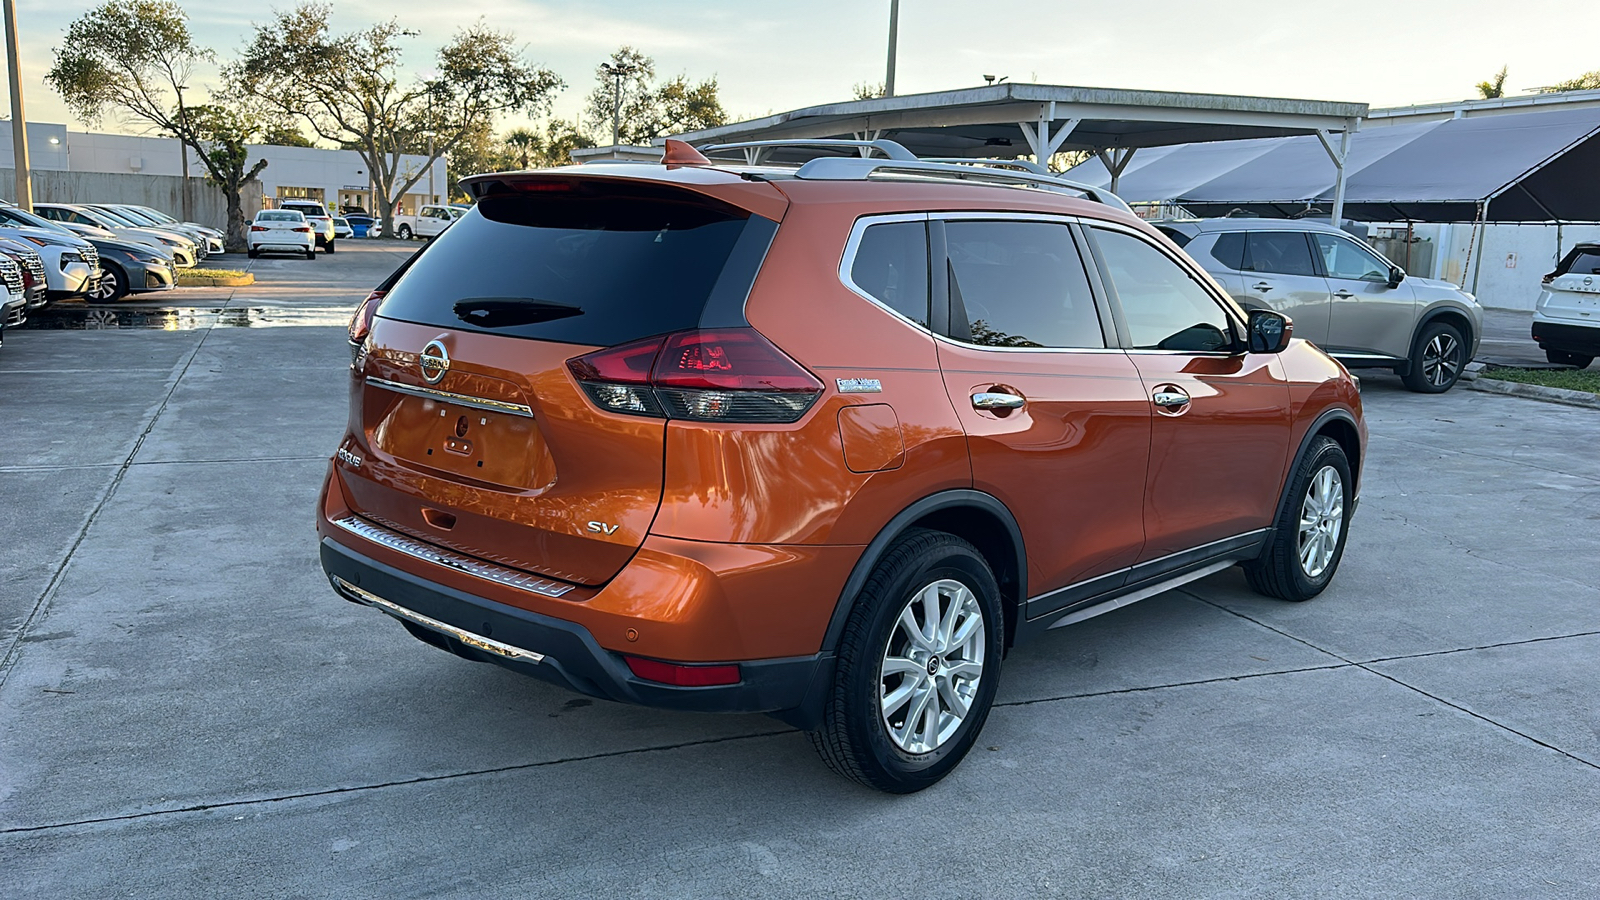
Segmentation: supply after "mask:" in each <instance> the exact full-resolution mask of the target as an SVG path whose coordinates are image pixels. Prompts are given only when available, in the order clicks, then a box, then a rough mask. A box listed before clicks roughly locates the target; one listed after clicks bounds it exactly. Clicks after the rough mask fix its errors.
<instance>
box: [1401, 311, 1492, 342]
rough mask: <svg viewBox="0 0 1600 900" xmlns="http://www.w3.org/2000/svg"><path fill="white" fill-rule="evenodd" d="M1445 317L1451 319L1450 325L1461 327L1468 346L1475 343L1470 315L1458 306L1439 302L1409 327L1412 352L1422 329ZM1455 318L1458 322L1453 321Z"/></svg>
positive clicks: (1475, 338)
mask: <svg viewBox="0 0 1600 900" xmlns="http://www.w3.org/2000/svg"><path fill="white" fill-rule="evenodd" d="M1446 317H1448V318H1450V319H1451V321H1450V322H1449V324H1450V325H1453V326H1455V327H1457V328H1461V329H1462V334H1461V337H1462V338H1463V339H1465V340H1466V342H1467V346H1468V347H1472V346H1475V345H1476V341H1477V335H1476V334H1475V333H1474V332H1473V330H1472V316H1471V315H1470V314H1469V313H1467V312H1466V311H1465V310H1463V309H1462V308H1461V307H1459V306H1450V305H1449V304H1441V305H1439V306H1435V307H1434V308H1432V309H1430V310H1428V311H1426V312H1424V313H1423V314H1422V318H1420V319H1418V320H1417V327H1415V328H1413V329H1411V347H1412V350H1413V352H1414V351H1415V349H1416V346H1417V340H1418V339H1419V338H1421V337H1422V330H1423V329H1424V328H1427V327H1428V326H1429V325H1431V324H1433V323H1434V322H1437V321H1439V320H1440V319H1443V318H1446ZM1456 319H1459V320H1460V322H1457V321H1455V320H1456ZM1463 326H1464V327H1463Z"/></svg>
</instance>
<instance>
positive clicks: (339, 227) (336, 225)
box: [333, 216, 356, 238]
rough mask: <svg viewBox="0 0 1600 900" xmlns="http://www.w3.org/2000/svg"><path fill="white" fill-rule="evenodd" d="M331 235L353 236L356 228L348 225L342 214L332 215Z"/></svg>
mask: <svg viewBox="0 0 1600 900" xmlns="http://www.w3.org/2000/svg"><path fill="white" fill-rule="evenodd" d="M333 236H334V237H336V238H347V237H355V236H356V230H355V229H354V228H351V227H350V223H349V222H347V221H345V219H344V217H343V216H334V217H333Z"/></svg>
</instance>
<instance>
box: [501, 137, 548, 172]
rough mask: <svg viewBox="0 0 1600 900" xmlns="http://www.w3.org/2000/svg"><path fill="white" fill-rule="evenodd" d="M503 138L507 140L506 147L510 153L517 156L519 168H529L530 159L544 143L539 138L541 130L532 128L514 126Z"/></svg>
mask: <svg viewBox="0 0 1600 900" xmlns="http://www.w3.org/2000/svg"><path fill="white" fill-rule="evenodd" d="M501 140H502V141H504V142H505V145H506V148H507V149H508V150H509V151H510V153H511V154H512V155H513V156H515V158H516V160H517V168H519V169H526V168H528V160H530V159H532V158H533V156H534V154H536V153H538V152H539V149H540V147H541V146H542V145H543V143H544V141H542V140H540V138H539V132H537V131H534V130H532V129H531V128H513V129H511V130H510V131H508V132H506V136H505V137H503V138H501Z"/></svg>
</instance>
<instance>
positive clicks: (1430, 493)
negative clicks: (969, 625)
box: [0, 242, 1600, 898]
mask: <svg viewBox="0 0 1600 900" xmlns="http://www.w3.org/2000/svg"><path fill="white" fill-rule="evenodd" d="M351 243H356V242H351ZM388 252H389V251H388V250H386V249H384V248H380V247H374V248H367V249H359V248H357V247H352V248H350V250H347V249H346V247H345V245H344V244H341V247H340V252H339V253H338V254H337V255H336V256H335V257H334V258H331V259H328V258H324V259H321V260H318V261H317V262H316V263H311V264H304V263H302V264H301V265H302V266H305V265H312V266H317V267H320V268H319V269H317V271H318V272H319V273H320V274H319V276H318V277H319V278H322V279H326V280H329V281H331V282H332V287H331V288H327V289H325V288H321V287H316V286H315V284H314V283H312V282H306V283H305V285H303V286H301V287H295V288H285V287H283V286H282V283H279V282H277V281H275V280H274V278H273V277H272V276H270V275H269V276H267V277H263V279H262V280H263V284H262V285H261V286H260V287H259V290H260V291H261V294H260V295H259V297H258V296H254V295H253V294H252V291H251V289H249V288H245V289H239V290H238V291H237V292H236V293H234V294H232V295H230V296H229V297H228V298H226V300H225V301H224V302H225V303H227V304H232V305H235V306H237V307H238V308H261V307H265V306H271V305H278V306H282V307H285V308H293V307H296V306H299V307H307V308H315V307H327V308H330V309H333V308H348V307H349V306H353V304H354V302H355V301H356V300H357V299H359V297H360V296H361V295H363V294H364V293H365V290H366V289H367V288H369V287H370V286H371V285H372V284H374V283H376V280H377V279H376V278H374V277H372V276H373V275H374V274H375V273H377V272H378V271H379V270H381V269H382V268H383V266H385V265H393V264H395V263H396V262H397V261H398V260H397V259H396V260H393V261H390V260H385V259H380V258H379V257H378V256H376V255H374V256H371V257H368V256H365V255H364V254H367V253H371V254H379V253H388ZM284 262H285V263H286V264H287V263H289V262H291V261H287V260H286V261H284ZM259 274H261V273H259V272H258V275H259ZM299 274H300V273H299V272H298V270H288V274H287V275H285V282H284V283H287V281H288V279H289V278H290V277H291V276H298V275H299ZM380 277H381V276H380ZM269 300H270V301H271V302H268V301H269ZM191 327H192V329H193V330H187V331H172V332H160V331H153V330H102V331H19V332H12V333H8V335H7V341H6V346H5V349H4V351H3V352H0V421H4V422H5V423H6V426H5V427H4V428H0V547H4V548H5V555H4V558H3V559H0V873H4V874H3V875H0V885H3V887H0V894H3V895H5V896H17V897H73V898H77V897H102V896H119V897H121V896H127V897H177V896H238V895H251V896H266V897H368V896H370V897H385V898H400V897H467V896H506V897H525V896H630V897H632V896H647V897H751V896H774V897H781V896H794V895H797V894H801V893H807V894H814V895H823V896H841V897H874V898H878V897H917V898H933V897H974V896H994V897H1034V896H1062V897H1173V898H1193V897H1213V896H1215V897H1224V896H1226V897H1234V896H1268V897H1341V898H1347V897H1384V898H1388V897H1453V898H1454V897H1506V896H1515V897H1519V898H1521V897H1574V898H1577V897H1584V898H1588V897H1594V896H1596V895H1597V894H1600V849H1597V848H1600V737H1597V735H1600V713H1597V712H1596V704H1595V702H1594V690H1595V688H1594V685H1595V684H1596V683H1597V682H1600V652H1597V651H1600V588H1597V587H1596V578H1595V577H1594V563H1595V560H1597V559H1600V529H1597V528H1596V527H1595V523H1596V522H1600V457H1597V456H1596V455H1595V454H1594V453H1593V452H1592V450H1593V447H1594V446H1595V445H1596V443H1597V442H1600V416H1597V415H1596V414H1595V413H1594V412H1592V411H1588V410H1581V409H1569V408H1563V407H1559V406H1553V405H1550V404H1544V403H1536V402H1530V401H1523V400H1519V399H1516V398H1508V397H1499V396H1491V395H1484V394H1479V393H1474V392H1468V391H1463V390H1457V391H1453V392H1451V393H1449V394H1445V395H1443V396H1437V397H1433V396H1429V397H1424V396H1419V395H1415V394H1410V393H1407V392H1405V391H1404V390H1403V389H1401V388H1400V387H1399V382H1398V379H1394V378H1392V377H1391V376H1388V375H1387V374H1367V373H1364V375H1363V385H1364V390H1365V401H1366V404H1367V413H1368V416H1369V422H1370V425H1371V430H1372V445H1371V453H1370V459H1369V461H1368V464H1367V469H1366V480H1365V485H1364V491H1363V499H1362V504H1361V509H1360V512H1359V514H1358V515H1357V517H1356V519H1355V521H1354V523H1353V526H1352V534H1351V541H1350V545H1349V549H1348V551H1347V553H1346V556H1345V559H1344V563H1343V567H1342V569H1341V571H1340V573H1339V575H1338V577H1337V578H1336V579H1335V581H1334V583H1333V586H1332V587H1331V588H1330V589H1329V590H1328V591H1327V592H1326V593H1325V594H1324V595H1323V596H1322V597H1319V598H1317V599H1316V600H1314V601H1312V602H1309V603H1305V604H1285V603H1280V602H1276V601H1270V600H1266V599H1263V598H1260V597H1256V596H1255V595H1253V594H1251V593H1250V592H1249V591H1248V589H1247V588H1246V586H1245V585H1244V582H1243V579H1242V578H1240V577H1239V576H1238V574H1237V573H1236V572H1233V571H1230V572H1226V573H1222V574H1220V575H1217V576H1214V577H1212V578H1209V579H1207V580H1205V581H1202V582H1198V583H1196V584H1194V585H1192V586H1191V587H1190V588H1189V589H1187V590H1183V591H1177V592H1172V593H1168V594H1165V595H1162V596H1160V597H1156V598H1153V599H1151V600H1148V601H1145V602H1143V603H1140V604H1136V605H1134V606H1132V607H1129V608H1126V609H1122V610H1118V611H1116V612H1114V613H1111V614H1108V615H1105V616H1102V617H1099V618H1096V619H1093V620H1090V621H1088V622H1086V623H1083V624H1081V625H1078V626H1074V627H1070V628H1064V629H1058V630H1056V631H1054V632H1051V633H1050V634H1049V635H1048V636H1047V637H1045V638H1043V639H1041V640H1040V641H1038V642H1035V643H1033V644H1030V645H1028V646H1026V647H1024V648H1023V649H1022V650H1020V651H1018V652H1017V653H1015V654H1013V655H1012V656H1011V657H1010V658H1009V659H1007V660H1006V662H1005V667H1006V669H1005V673H1004V681H1003V682H1002V685H1001V695H1000V706H999V707H998V708H997V709H996V710H995V712H994V714H993V715H992V716H991V717H990V720H989V723H988V726H987V728H986V729H985V732H984V734H983V736H982V738H981V739H980V743H979V746H978V749H977V750H976V751H975V752H974V754H973V755H972V756H971V757H969V759H968V760H967V761H966V762H965V763H964V764H963V765H962V766H961V767H960V768H959V769H958V770H957V771H956V772H955V773H954V774H953V775H952V776H951V777H950V778H949V779H948V780H947V781H946V782H944V783H942V784H941V785H939V786H937V787H935V788H933V789H931V790H928V791H925V792H923V793H921V794H917V795H914V796H910V797H890V796H884V795H879V794H876V793H873V792H870V791H866V790H864V789H861V788H858V787H856V786H854V785H852V784H850V783H847V782H845V781H842V780H840V779H838V778H836V777H834V776H833V775H831V774H830V773H828V772H827V770H826V769H825V768H823V767H822V765H821V764H820V763H819V762H818V761H817V760H816V759H815V758H814V756H813V755H812V753H811V750H810V748H809V746H808V745H807V743H806V741H805V738H804V736H802V735H800V734H798V733H795V732H793V731H792V730H790V729H788V728H786V727H785V726H782V725H780V724H778V723H777V722H775V721H773V720H770V719H767V718H764V717H759V716H710V715H690V714H675V713H666V712H659V711H653V710H647V709H638V708H632V707H625V706H620V705H616V704H611V703H606V702H603V701H590V700H589V699H587V698H581V697H577V696H574V695H572V694H568V693H564V692H562V691H560V690H558V689H556V688H554V687H550V686H547V685H545V684H542V683H540V682H536V681H532V680H530V679H526V678H522V677H519V676H517V675H514V674H512V673H510V672H506V671H503V670H501V669H498V668H495V667H491V666H487V665H481V664H473V663H469V662H466V661H463V660H460V659H457V658H455V657H453V656H450V655H447V654H445V653H441V652H439V651H437V650H433V649H432V648H429V647H427V646H424V645H423V644H421V643H419V642H417V641H415V640H413V639H412V638H410V637H409V636H407V635H406V634H405V632H404V631H403V630H402V629H401V628H400V627H399V626H398V625H397V624H396V623H394V622H392V621H390V620H388V619H386V618H384V617H382V616H381V615H380V614H378V613H375V612H372V611H370V610H366V609H363V608H359V607H356V606H354V605H352V604H349V603H346V602H344V601H342V600H339V599H337V598H336V597H335V596H334V595H333V593H332V591H331V590H330V589H329V588H328V586H327V584H326V582H325V581H324V579H323V577H322V575H321V572H320V569H319V568H318V566H317V562H316V553H315V551H316V543H315V538H314V535H313V532H312V515H313V504H314V500H315V497H316V493H317V488H318V483H319V479H320V477H321V475H322V472H323V471H324V468H325V466H326V458H327V455H328V453H329V451H330V449H331V448H332V447H333V446H334V442H335V441H336V439H337V437H338V435H339V433H340V430H341V428H342V424H343V420H344V414H345V377H346V371H347V367H346V361H347V357H346V355H345V352H346V351H345V348H344V345H343V334H342V329H339V328H333V327H282V328H264V329H258V328H253V327H252V328H231V327H226V326H224V325H218V324H216V323H215V321H214V320H211V319H207V318H206V317H204V316H201V317H200V318H198V319H195V320H194V322H193V324H192V326H191Z"/></svg>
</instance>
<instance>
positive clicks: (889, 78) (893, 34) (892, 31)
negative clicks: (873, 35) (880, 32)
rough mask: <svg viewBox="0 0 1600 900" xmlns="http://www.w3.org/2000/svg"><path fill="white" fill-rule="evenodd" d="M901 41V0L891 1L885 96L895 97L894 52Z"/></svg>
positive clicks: (884, 85)
mask: <svg viewBox="0 0 1600 900" xmlns="http://www.w3.org/2000/svg"><path fill="white" fill-rule="evenodd" d="M899 41H900V0H889V73H888V74H887V75H885V76H884V78H883V95H884V96H885V97H893V96H894V50H895V45H896V44H898V43H899Z"/></svg>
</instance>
